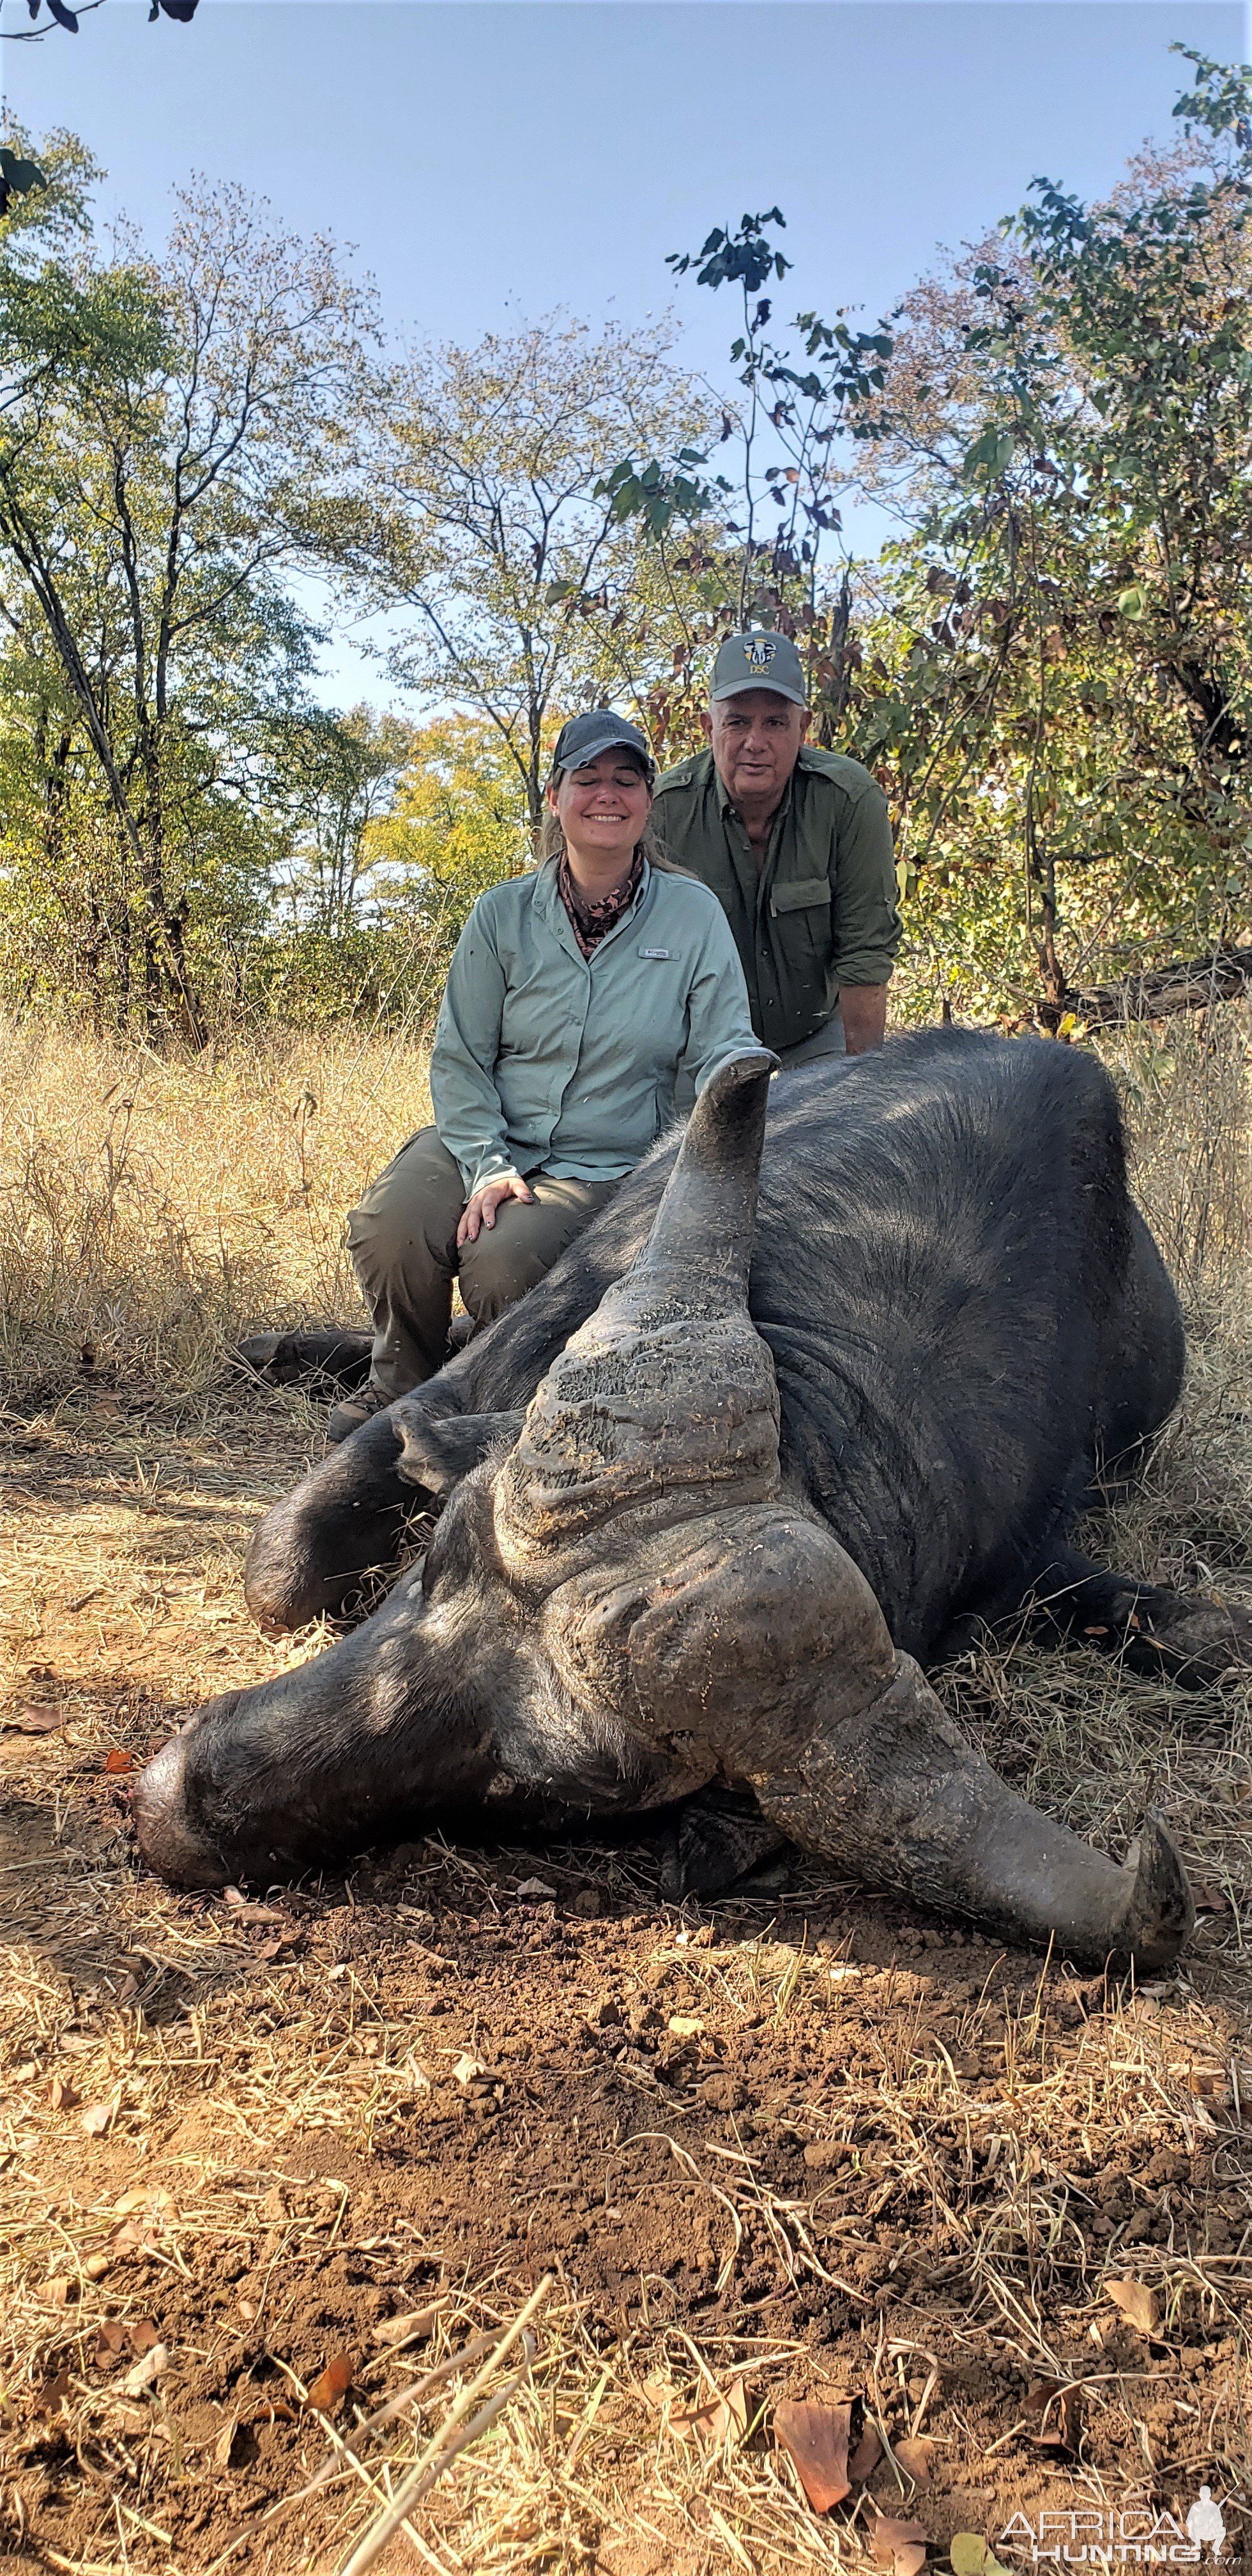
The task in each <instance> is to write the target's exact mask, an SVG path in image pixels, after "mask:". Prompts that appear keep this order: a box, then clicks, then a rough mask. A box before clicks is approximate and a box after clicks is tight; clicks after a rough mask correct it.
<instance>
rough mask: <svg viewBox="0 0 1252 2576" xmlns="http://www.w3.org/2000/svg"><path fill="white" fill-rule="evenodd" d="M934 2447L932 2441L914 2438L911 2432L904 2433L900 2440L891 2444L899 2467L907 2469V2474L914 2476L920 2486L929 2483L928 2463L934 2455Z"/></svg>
mask: <svg viewBox="0 0 1252 2576" xmlns="http://www.w3.org/2000/svg"><path fill="white" fill-rule="evenodd" d="M934 2448H935V2446H934V2443H933V2442H927V2441H925V2440H923V2439H920V2438H919V2439H917V2440H914V2438H913V2436H912V2434H906V2435H905V2438H904V2440H903V2441H902V2442H895V2443H893V2444H892V2449H893V2451H894V2453H895V2456H896V2458H897V2460H898V2461H899V2463H900V2466H901V2468H902V2469H907V2471H908V2474H909V2476H910V2477H911V2478H916V2479H917V2481H918V2483H919V2485H920V2486H929V2484H930V2463H931V2460H932V2458H933V2456H934Z"/></svg>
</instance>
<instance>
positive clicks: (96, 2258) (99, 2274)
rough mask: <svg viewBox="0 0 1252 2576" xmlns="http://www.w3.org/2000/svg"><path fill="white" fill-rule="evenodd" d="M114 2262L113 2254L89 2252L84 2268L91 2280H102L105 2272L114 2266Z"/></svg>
mask: <svg viewBox="0 0 1252 2576" xmlns="http://www.w3.org/2000/svg"><path fill="white" fill-rule="evenodd" d="M112 2263H113V2257H112V2255H111V2254H89V2255H88V2257H87V2260H86V2262H85V2263H84V2265H83V2270H84V2272H85V2273H86V2275H87V2278H88V2280H89V2281H102V2280H103V2279H104V2276H105V2273H106V2272H107V2271H109V2270H110V2269H111V2268H112Z"/></svg>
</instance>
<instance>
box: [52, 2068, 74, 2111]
mask: <svg viewBox="0 0 1252 2576" xmlns="http://www.w3.org/2000/svg"><path fill="white" fill-rule="evenodd" d="M81 2098H82V2097H81V2095H80V2094H78V2093H76V2092H75V2090H74V2087H73V2085H72V2084H67V2083H66V2081H65V2077H64V2076H63V2075H54V2076H53V2078H52V2082H51V2084H50V2085H49V2087H48V2105H49V2108H50V2109H51V2110H53V2111H76V2110H77V2109H78V2105H79V2102H80V2100H81Z"/></svg>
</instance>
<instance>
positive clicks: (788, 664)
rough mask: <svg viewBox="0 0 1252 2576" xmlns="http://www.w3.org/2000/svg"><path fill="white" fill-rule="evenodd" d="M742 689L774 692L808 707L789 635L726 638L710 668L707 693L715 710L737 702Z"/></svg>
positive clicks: (801, 672) (796, 658)
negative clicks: (720, 704)
mask: <svg viewBox="0 0 1252 2576" xmlns="http://www.w3.org/2000/svg"><path fill="white" fill-rule="evenodd" d="M745 689H773V690H775V691H776V692H777V694H778V696H779V697H780V698H790V699H791V701H792V704H793V705H794V706H797V707H807V705H808V702H809V700H808V691H807V690H806V688H805V685H804V668H803V665H802V663H801V660H800V656H799V654H798V653H797V651H796V648H795V646H794V644H793V643H792V641H791V637H790V636H789V635H760V634H758V635H728V636H727V638H726V641H725V643H724V644H723V645H722V646H721V649H720V651H719V653H718V656H717V660H716V661H715V663H714V665H713V686H712V688H711V689H710V691H709V695H710V697H711V698H712V701H713V704H714V706H716V705H717V703H718V700H719V699H721V698H737V697H740V696H742V693H743V691H744V690H745Z"/></svg>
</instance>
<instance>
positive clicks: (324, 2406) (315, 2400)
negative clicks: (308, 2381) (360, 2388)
mask: <svg viewBox="0 0 1252 2576" xmlns="http://www.w3.org/2000/svg"><path fill="white" fill-rule="evenodd" d="M355 2369H356V2363H355V2362H354V2360H353V2358H352V2355H351V2353H350V2352H337V2353H336V2354H335V2355H334V2357H333V2359H332V2360H330V2361H328V2362H327V2364H326V2368H325V2370H323V2371H321V2372H319V2374H318V2377H317V2378H316V2379H315V2380H314V2382H313V2385H312V2387H311V2389H310V2390H309V2404H310V2406H316V2407H317V2409H318V2412H319V2414H322V2415H324V2414H325V2413H326V2412H327V2410H328V2408H330V2407H331V2406H337V2405H338V2403H339V2400H340V2398H341V2397H345V2396H346V2395H347V2393H348V2390H349V2389H350V2388H351V2386H352V2378H353V2373H354V2371H355Z"/></svg>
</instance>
